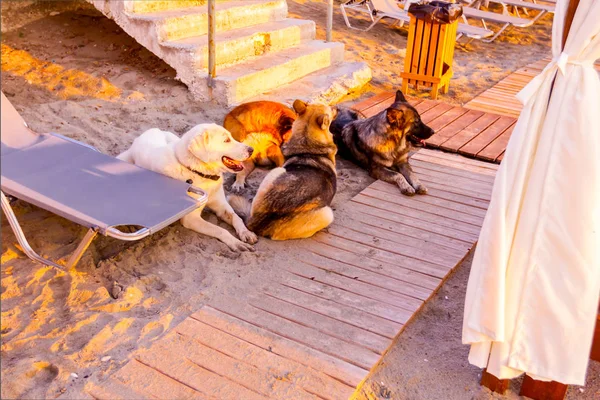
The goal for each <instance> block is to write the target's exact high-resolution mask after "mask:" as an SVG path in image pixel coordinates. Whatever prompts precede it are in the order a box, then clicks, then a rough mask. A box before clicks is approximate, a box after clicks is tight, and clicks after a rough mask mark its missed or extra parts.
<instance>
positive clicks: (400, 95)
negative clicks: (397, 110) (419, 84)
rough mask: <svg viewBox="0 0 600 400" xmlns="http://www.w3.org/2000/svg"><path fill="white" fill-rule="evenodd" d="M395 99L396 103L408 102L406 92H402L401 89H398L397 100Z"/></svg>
mask: <svg viewBox="0 0 600 400" xmlns="http://www.w3.org/2000/svg"><path fill="white" fill-rule="evenodd" d="M394 101H395V102H396V103H398V102H403V103H408V101H407V100H406V97H404V93H402V91H401V90H397V91H396V100H394Z"/></svg>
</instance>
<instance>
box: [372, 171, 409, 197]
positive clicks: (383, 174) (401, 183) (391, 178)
mask: <svg viewBox="0 0 600 400" xmlns="http://www.w3.org/2000/svg"><path fill="white" fill-rule="evenodd" d="M369 175H371V177H372V178H375V179H381V180H382V181H384V182H387V183H391V184H393V185H397V186H398V187H399V188H400V191H401V192H402V194H405V195H407V196H413V195H414V194H415V189H414V188H413V187H412V186H411V185H410V184H409V183H408V182H407V181H406V178H405V177H404V176H403V175H401V174H399V173H398V172H396V171H392V170H391V169H389V168H386V167H382V166H381V165H372V166H371V168H370V170H369Z"/></svg>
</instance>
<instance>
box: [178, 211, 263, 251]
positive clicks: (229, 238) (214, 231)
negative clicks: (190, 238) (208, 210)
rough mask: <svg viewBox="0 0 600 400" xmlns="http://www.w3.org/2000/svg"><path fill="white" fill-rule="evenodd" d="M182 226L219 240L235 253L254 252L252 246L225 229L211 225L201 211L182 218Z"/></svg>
mask: <svg viewBox="0 0 600 400" xmlns="http://www.w3.org/2000/svg"><path fill="white" fill-rule="evenodd" d="M181 224H182V225H183V226H184V227H185V228H187V229H191V230H193V231H195V232H198V233H202V234H204V235H206V236H210V237H214V238H216V239H219V240H220V241H221V242H223V243H225V244H226V245H227V246H228V247H229V248H230V249H231V250H233V251H254V248H253V247H252V246H251V245H249V244H247V243H244V242H242V241H241V240H238V239H237V238H235V237H234V236H233V235H232V234H231V233H229V232H227V231H226V230H225V229H223V228H221V227H220V226H217V225H214V224H211V223H210V222H208V221H206V220H205V219H204V218H202V211H200V210H196V211H194V212H191V213H189V214H188V215H186V216H185V217H183V218H181Z"/></svg>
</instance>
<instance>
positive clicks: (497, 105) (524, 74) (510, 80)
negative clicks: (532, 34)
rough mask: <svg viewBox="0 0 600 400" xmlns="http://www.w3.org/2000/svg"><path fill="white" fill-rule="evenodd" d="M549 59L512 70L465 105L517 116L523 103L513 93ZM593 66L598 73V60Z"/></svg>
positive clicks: (536, 73) (599, 67)
mask: <svg viewBox="0 0 600 400" xmlns="http://www.w3.org/2000/svg"><path fill="white" fill-rule="evenodd" d="M550 61H551V59H550V58H544V59H542V60H540V61H537V62H535V63H533V64H530V65H528V66H526V67H524V68H521V69H519V70H517V71H515V72H513V73H512V74H510V75H509V76H507V77H506V78H504V79H502V80H501V81H500V82H498V83H497V84H496V85H494V86H493V87H491V88H490V89H488V90H486V91H485V92H483V93H481V94H480V95H479V96H477V97H475V98H474V99H473V100H471V101H470V102H468V103H467V104H465V107H467V108H470V109H472V110H479V111H484V112H493V113H496V114H502V115H507V116H509V117H515V118H516V117H518V116H519V114H520V113H521V110H522V108H523V105H522V104H521V102H520V101H519V100H517V98H516V97H515V95H516V94H517V93H519V92H520V91H521V89H523V88H524V87H525V85H527V84H528V83H529V82H531V80H532V79H533V78H534V77H535V76H536V75H538V74H539V73H540V72H542V70H543V69H544V68H545V67H546V65H547V64H548V63H549V62H550ZM595 67H596V70H597V71H598V73H600V61H599V62H597V63H596V64H595Z"/></svg>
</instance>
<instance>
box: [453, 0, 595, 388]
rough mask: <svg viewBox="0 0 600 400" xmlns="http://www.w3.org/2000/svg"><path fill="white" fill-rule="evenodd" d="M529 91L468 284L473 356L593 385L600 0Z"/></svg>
mask: <svg viewBox="0 0 600 400" xmlns="http://www.w3.org/2000/svg"><path fill="white" fill-rule="evenodd" d="M568 7H569V2H568V0H558V2H557V4H556V13H555V17H554V25H553V31H552V54H553V60H552V62H551V63H550V64H549V65H548V66H547V67H546V69H544V71H543V72H542V73H541V74H540V75H539V76H537V77H536V78H535V79H534V80H532V81H531V83H529V85H527V86H526V87H525V88H524V89H523V90H522V91H521V93H519V95H518V97H519V99H520V100H521V101H522V102H523V103H524V107H523V111H522V112H521V115H520V117H519V121H518V122H517V125H516V127H515V129H514V132H513V134H512V137H511V139H510V143H509V145H508V147H507V149H506V153H505V155H504V159H503V161H502V165H501V166H500V169H499V170H498V174H497V177H496V182H495V184H494V190H493V193H492V200H491V203H490V207H489V209H488V213H487V215H486V218H485V221H484V224H483V228H482V231H481V235H480V237H479V244H478V246H477V250H476V252H475V256H474V260H473V265H472V267H471V275H470V277H469V284H468V288H467V297H466V304H465V315H464V322H463V343H465V344H470V345H471V351H470V354H469V361H470V362H471V363H472V364H475V365H477V366H479V367H481V368H487V372H489V373H491V374H493V375H495V376H496V377H498V378H500V379H510V378H514V377H516V376H518V375H521V374H522V373H527V374H529V375H530V376H532V377H533V378H535V379H539V380H554V381H558V382H561V383H564V384H576V385H583V384H584V382H585V373H586V369H587V365H588V360H589V354H590V348H591V344H592V335H593V331H594V324H595V321H596V314H597V310H598V298H599V293H600V79H599V77H598V73H597V72H596V71H595V69H594V66H593V64H594V61H595V60H597V59H598V58H600V0H580V1H579V5H578V6H577V9H576V12H575V15H574V18H573V20H572V25H571V26H570V29H568V28H567V29H566V31H567V32H568V36H567V39H566V43H565V45H564V48H563V44H562V38H563V31H565V15H566V14H567V8H568Z"/></svg>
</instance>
